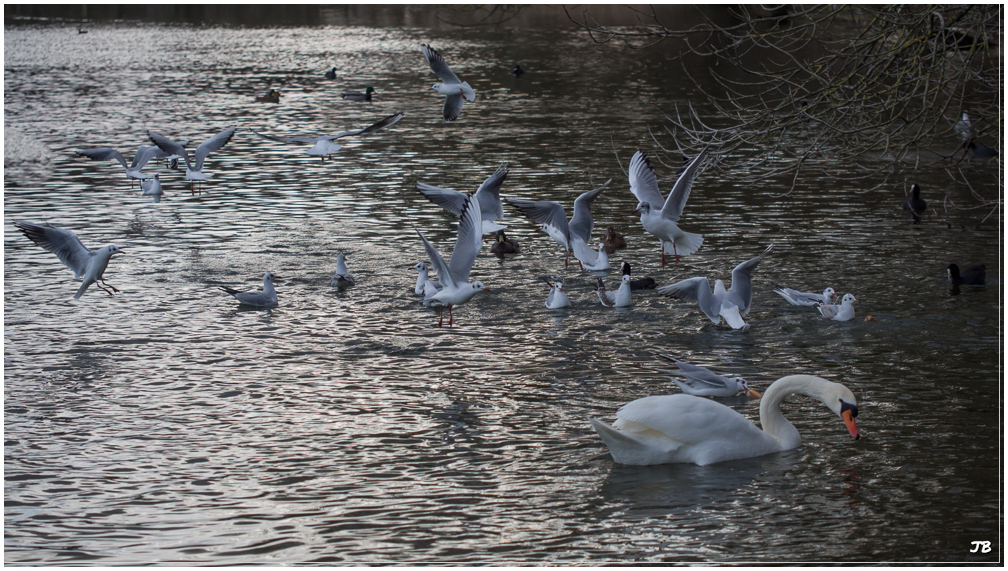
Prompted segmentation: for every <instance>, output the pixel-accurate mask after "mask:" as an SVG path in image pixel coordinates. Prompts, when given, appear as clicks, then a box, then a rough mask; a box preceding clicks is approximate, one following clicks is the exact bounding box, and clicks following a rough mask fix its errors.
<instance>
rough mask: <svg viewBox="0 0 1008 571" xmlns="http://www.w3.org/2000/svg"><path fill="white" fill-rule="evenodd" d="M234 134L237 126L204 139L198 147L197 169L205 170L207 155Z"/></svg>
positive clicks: (225, 142) (224, 143) (221, 145)
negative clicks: (204, 163) (204, 162)
mask: <svg viewBox="0 0 1008 571" xmlns="http://www.w3.org/2000/svg"><path fill="white" fill-rule="evenodd" d="M234 134H235V127H228V128H227V129H224V130H223V131H221V132H220V133H217V134H216V135H214V136H213V137H210V138H209V139H207V140H206V141H203V144H202V145H200V146H198V147H196V170H203V161H204V160H205V159H206V157H207V155H209V154H210V153H212V152H213V151H216V150H219V149H220V148H221V147H223V146H224V145H226V144H227V143H228V141H230V140H231V137H233V136H234ZM158 146H160V145H158ZM165 150H167V149H165Z"/></svg>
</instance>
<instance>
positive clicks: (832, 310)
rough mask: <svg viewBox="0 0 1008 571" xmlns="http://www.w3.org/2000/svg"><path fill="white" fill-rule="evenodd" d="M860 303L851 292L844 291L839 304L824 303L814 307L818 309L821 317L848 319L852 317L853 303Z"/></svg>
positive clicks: (839, 319)
mask: <svg viewBox="0 0 1008 571" xmlns="http://www.w3.org/2000/svg"><path fill="white" fill-rule="evenodd" d="M855 303H860V302H858V300H857V298H855V297H854V295H853V294H849V293H845V294H844V296H843V299H841V300H840V305H828V304H825V303H820V304H817V305H816V307H817V308H818V309H819V313H821V314H822V315H823V317H828V318H830V319H832V320H834V321H850V320H851V319H854V304H855Z"/></svg>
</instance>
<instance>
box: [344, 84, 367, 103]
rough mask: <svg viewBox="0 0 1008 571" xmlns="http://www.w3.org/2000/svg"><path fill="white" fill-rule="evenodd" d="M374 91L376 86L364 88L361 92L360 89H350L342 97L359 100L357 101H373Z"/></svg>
mask: <svg viewBox="0 0 1008 571" xmlns="http://www.w3.org/2000/svg"><path fill="white" fill-rule="evenodd" d="M372 93H374V88H373V87H368V88H367V89H365V90H364V93H361V92H360V91H348V92H346V93H344V94H343V95H340V97H342V98H343V99H346V100H347V101H357V102H361V101H371V94H372Z"/></svg>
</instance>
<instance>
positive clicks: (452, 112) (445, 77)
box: [420, 44, 476, 121]
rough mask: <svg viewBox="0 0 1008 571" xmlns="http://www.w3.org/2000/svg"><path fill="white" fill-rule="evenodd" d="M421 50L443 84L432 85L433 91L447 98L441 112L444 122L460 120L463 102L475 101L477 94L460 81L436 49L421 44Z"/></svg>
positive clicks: (464, 82)
mask: <svg viewBox="0 0 1008 571" xmlns="http://www.w3.org/2000/svg"><path fill="white" fill-rule="evenodd" d="M420 49H422V50H423V55H424V58H426V59H427V65H429V66H430V68H431V71H433V72H434V73H435V74H437V76H438V77H440V78H441V81H442V83H435V84H434V85H432V86H431V89H433V90H434V91H437V92H438V93H440V94H441V95H444V96H445V102H444V108H443V109H442V111H441V114H442V115H443V116H444V119H443V121H454V120H455V119H458V116H459V113H461V112H462V102H463V101H464V100H469V101H475V100H476V92H475V91H473V88H472V87H469V82H467V81H461V80H459V78H458V76H457V75H455V72H453V71H452V70H451V69H450V68H449V67H448V64H447V63H446V62H445V60H444V58H443V57H441V54H439V53H437V52H436V51H434V48H432V47H430V46H428V45H427V44H420Z"/></svg>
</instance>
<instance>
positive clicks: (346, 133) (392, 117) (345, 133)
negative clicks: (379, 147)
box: [326, 111, 403, 141]
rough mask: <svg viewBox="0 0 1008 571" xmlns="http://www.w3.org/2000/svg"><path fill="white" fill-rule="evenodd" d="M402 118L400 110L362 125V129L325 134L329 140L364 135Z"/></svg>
mask: <svg viewBox="0 0 1008 571" xmlns="http://www.w3.org/2000/svg"><path fill="white" fill-rule="evenodd" d="M402 118H403V114H402V111H400V112H399V113H396V114H395V115H389V116H388V117H386V118H384V119H382V120H381V121H378V122H377V123H375V124H374V125H370V126H367V127H364V128H363V129H357V130H356V131H343V132H342V133H337V134H335V135H327V136H326V138H327V139H329V140H330V141H331V140H334V139H340V138H343V137H349V136H351V135H366V134H367V133H374V132H375V131H377V130H379V129H384V128H385V127H388V126H390V125H395V124H396V123H398V122H399V120H400V119H402Z"/></svg>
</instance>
